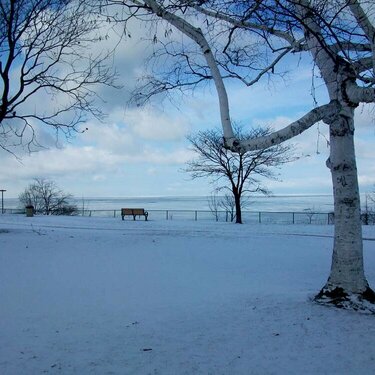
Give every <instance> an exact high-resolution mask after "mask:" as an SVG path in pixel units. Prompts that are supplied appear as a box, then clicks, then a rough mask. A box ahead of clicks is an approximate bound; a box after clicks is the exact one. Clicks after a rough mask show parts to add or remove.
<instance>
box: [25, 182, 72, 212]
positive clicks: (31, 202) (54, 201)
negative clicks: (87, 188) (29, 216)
mask: <svg viewBox="0 0 375 375" xmlns="http://www.w3.org/2000/svg"><path fill="white" fill-rule="evenodd" d="M72 198H73V196H72V195H71V194H66V193H64V192H63V191H62V190H60V189H59V188H58V187H57V186H56V184H55V182H54V181H51V180H47V179H44V178H35V179H34V182H33V183H32V184H30V185H29V186H28V187H27V188H26V189H25V191H24V192H23V193H21V194H20V195H19V197H18V199H19V201H20V203H21V204H22V205H23V206H33V207H34V210H35V212H37V213H41V214H43V215H74V214H77V212H78V209H77V206H76V205H74V204H72V203H71V199H72Z"/></svg>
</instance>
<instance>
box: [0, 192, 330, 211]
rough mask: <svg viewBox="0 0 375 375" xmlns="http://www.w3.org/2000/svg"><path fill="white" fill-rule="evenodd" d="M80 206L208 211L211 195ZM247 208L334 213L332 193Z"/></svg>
mask: <svg viewBox="0 0 375 375" xmlns="http://www.w3.org/2000/svg"><path fill="white" fill-rule="evenodd" d="M74 203H75V204H76V205H77V206H78V208H79V209H82V208H83V207H84V209H85V210H119V209H120V208H121V207H134V208H137V207H140V208H145V209H146V210H209V204H208V197H204V196H199V197H139V198H136V197H133V198H120V197H119V198H84V199H82V198H81V199H74ZM4 208H20V204H19V202H18V199H16V198H6V197H4ZM245 210H247V211H256V212H258V211H264V212H303V211H305V210H312V211H314V212H325V213H326V212H332V211H333V197H332V196H331V195H288V196H286V195H284V196H270V197H265V196H255V197H251V198H250V200H249V204H248V206H247V207H246V208H245Z"/></svg>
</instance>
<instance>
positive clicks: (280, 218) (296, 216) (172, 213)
mask: <svg viewBox="0 0 375 375" xmlns="http://www.w3.org/2000/svg"><path fill="white" fill-rule="evenodd" d="M4 213H9V214H25V210H24V209H4ZM148 213H149V215H148V219H149V220H190V221H201V220H206V221H220V222H230V221H231V214H230V212H227V211H217V212H212V211H209V210H207V211H203V210H148ZM77 215H79V216H86V217H113V218H121V210H120V209H118V210H78V211H77ZM333 219H334V218H333V213H322V212H266V211H264V212H253V211H243V212H242V221H243V222H244V223H249V224H257V223H263V224H324V225H326V224H333ZM125 220H133V218H132V217H125Z"/></svg>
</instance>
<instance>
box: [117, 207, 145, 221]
mask: <svg viewBox="0 0 375 375" xmlns="http://www.w3.org/2000/svg"><path fill="white" fill-rule="evenodd" d="M125 216H133V220H135V217H136V216H144V217H145V220H146V221H147V216H148V212H147V211H145V210H144V209H143V208H121V217H122V220H124V217H125Z"/></svg>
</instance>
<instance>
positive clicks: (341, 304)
mask: <svg viewBox="0 0 375 375" xmlns="http://www.w3.org/2000/svg"><path fill="white" fill-rule="evenodd" d="M314 301H315V302H317V303H319V304H320V305H325V306H334V307H337V308H340V309H347V310H354V311H359V312H362V313H365V314H374V315H375V292H374V291H373V290H372V289H371V288H370V287H367V288H366V290H365V291H364V292H362V293H347V292H345V290H344V289H342V288H339V287H336V288H335V289H326V288H323V289H322V290H321V291H320V292H319V294H318V295H317V296H315V298H314Z"/></svg>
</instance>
